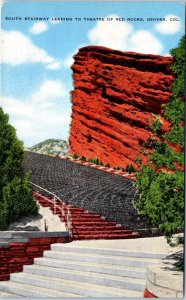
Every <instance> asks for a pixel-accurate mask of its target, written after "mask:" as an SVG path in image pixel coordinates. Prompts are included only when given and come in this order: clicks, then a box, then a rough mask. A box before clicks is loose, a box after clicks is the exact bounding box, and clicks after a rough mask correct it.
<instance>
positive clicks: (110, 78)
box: [70, 46, 174, 168]
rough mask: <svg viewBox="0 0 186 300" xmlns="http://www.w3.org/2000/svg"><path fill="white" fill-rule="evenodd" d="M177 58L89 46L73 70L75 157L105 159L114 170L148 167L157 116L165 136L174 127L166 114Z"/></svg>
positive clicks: (78, 55)
mask: <svg viewBox="0 0 186 300" xmlns="http://www.w3.org/2000/svg"><path fill="white" fill-rule="evenodd" d="M172 60H173V59H172V57H162V56H157V55H150V54H149V55H148V54H139V53H133V52H121V51H116V50H111V49H108V48H104V47H98V46H88V47H84V48H81V49H80V50H79V52H78V53H77V54H76V55H75V62H74V64H73V66H72V70H73V78H74V90H73V91H72V124H71V135H70V147H71V152H72V153H78V154H79V155H80V156H86V157H87V158H99V159H100V160H102V161H103V162H104V163H109V164H110V165H111V166H113V167H117V166H119V167H124V168H125V167H126V166H127V165H129V164H133V165H134V166H135V165H136V158H137V157H139V156H140V157H141V158H142V161H143V163H146V162H147V160H148V154H149V152H151V151H152V150H150V149H146V148H145V147H144V143H145V142H146V141H147V140H148V139H149V138H152V136H154V133H153V131H152V129H151V126H152V123H153V121H154V120H155V119H156V116H158V117H159V119H160V121H161V123H162V129H163V131H164V132H166V131H168V130H169V127H170V124H169V123H168V122H167V121H166V120H165V119H164V117H163V114H162V110H163V106H164V104H166V103H167V102H168V101H169V99H170V96H171V90H170V86H171V84H172V82H173V80H174V75H173V74H172V72H171V70H170V64H171V63H172Z"/></svg>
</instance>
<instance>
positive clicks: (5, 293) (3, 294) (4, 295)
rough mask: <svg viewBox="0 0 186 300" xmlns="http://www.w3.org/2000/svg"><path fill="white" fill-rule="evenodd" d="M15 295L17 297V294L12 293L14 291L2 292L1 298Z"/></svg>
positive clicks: (0, 293)
mask: <svg viewBox="0 0 186 300" xmlns="http://www.w3.org/2000/svg"><path fill="white" fill-rule="evenodd" d="M14 297H16V298H17V295H15V294H12V293H7V292H0V299H1V298H14ZM20 297H21V296H20Z"/></svg>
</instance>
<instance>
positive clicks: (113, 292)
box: [11, 273, 142, 297]
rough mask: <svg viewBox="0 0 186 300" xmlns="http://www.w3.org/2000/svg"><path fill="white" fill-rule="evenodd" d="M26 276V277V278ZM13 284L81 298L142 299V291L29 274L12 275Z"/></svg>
mask: <svg viewBox="0 0 186 300" xmlns="http://www.w3.org/2000/svg"><path fill="white" fill-rule="evenodd" d="M25 274H26V276H25ZM11 280H12V281H13V282H18V283H21V284H28V285H32V286H34V288H33V290H35V286H36V287H43V288H45V287H46V286H47V289H51V290H53V289H55V290H56V291H62V292H67V293H72V294H76V295H79V296H88V297H118V296H120V297H142V292H141V291H131V290H125V289H119V288H115V287H107V286H106V287H105V286H101V285H97V284H90V283H85V282H77V281H72V280H66V279H59V278H52V277H48V276H40V275H32V274H28V273H14V274H12V275H11Z"/></svg>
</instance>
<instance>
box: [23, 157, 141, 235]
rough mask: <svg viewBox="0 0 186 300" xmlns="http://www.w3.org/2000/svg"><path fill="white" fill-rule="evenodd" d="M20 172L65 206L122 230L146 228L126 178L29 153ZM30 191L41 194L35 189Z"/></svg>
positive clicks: (67, 161) (132, 185)
mask: <svg viewBox="0 0 186 300" xmlns="http://www.w3.org/2000/svg"><path fill="white" fill-rule="evenodd" d="M24 169H25V171H28V170H31V171H32V179H31V180H32V182H33V183H35V184H37V185H39V186H41V187H43V188H45V189H47V190H48V191H50V192H53V193H55V195H57V196H58V197H59V198H60V199H62V200H63V201H64V202H65V203H66V204H67V205H72V207H76V208H84V209H85V210H87V211H89V213H92V214H98V215H102V216H104V217H105V218H106V219H107V220H108V221H114V222H116V223H118V224H121V225H123V226H124V227H125V229H133V230H134V231H139V230H141V229H144V228H146V227H147V225H146V221H145V220H144V219H142V218H141V217H140V216H139V215H138V213H137V210H136V209H135V207H134V202H135V201H136V200H137V199H138V197H139V195H138V192H137V190H136V188H135V186H134V182H133V181H132V180H130V179H128V178H124V177H121V176H117V175H115V174H109V173H107V172H105V171H102V170H98V169H94V168H91V167H89V166H86V165H81V164H77V163H74V162H72V161H69V160H65V159H59V158H56V157H51V156H46V155H42V154H38V153H33V152H27V153H26V155H25V160H24ZM34 191H35V192H39V193H41V190H39V189H38V188H34ZM86 225H88V224H86Z"/></svg>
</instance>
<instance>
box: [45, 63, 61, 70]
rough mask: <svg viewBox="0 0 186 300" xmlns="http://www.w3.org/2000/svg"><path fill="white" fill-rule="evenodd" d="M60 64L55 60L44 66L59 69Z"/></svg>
mask: <svg viewBox="0 0 186 300" xmlns="http://www.w3.org/2000/svg"><path fill="white" fill-rule="evenodd" d="M61 66H62V64H61V62H60V61H56V62H54V63H51V64H49V65H47V66H46V68H47V69H49V70H58V69H61Z"/></svg>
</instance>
